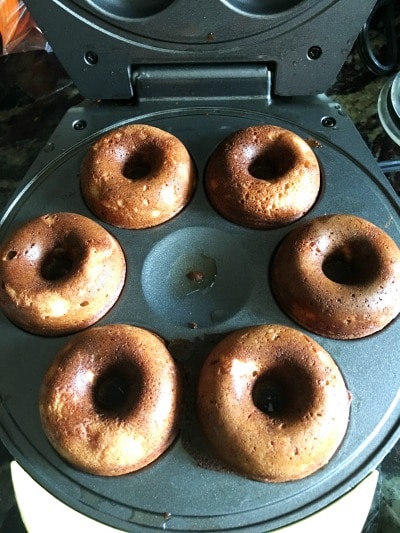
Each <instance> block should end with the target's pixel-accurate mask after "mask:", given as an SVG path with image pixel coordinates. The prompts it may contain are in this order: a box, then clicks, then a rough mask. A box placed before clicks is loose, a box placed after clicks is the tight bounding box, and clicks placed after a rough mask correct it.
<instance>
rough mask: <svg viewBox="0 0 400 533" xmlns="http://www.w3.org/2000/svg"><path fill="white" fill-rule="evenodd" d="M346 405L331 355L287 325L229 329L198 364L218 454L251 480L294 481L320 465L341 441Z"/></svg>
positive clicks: (204, 415)
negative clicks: (202, 361)
mask: <svg viewBox="0 0 400 533" xmlns="http://www.w3.org/2000/svg"><path fill="white" fill-rule="evenodd" d="M349 409H350V395H349V393H348V391H347V389H346V386H345V383H344V381H343V377H342V375H341V373H340V371H339V369H338V367H337V366H336V364H335V362H334V361H333V360H332V358H331V357H330V355H329V354H328V353H327V352H326V351H325V350H324V349H323V348H322V347H321V346H319V344H317V343H316V342H315V341H313V340H312V339H311V338H310V337H308V336H306V335H304V334H303V333H301V332H300V331H297V330H295V329H292V328H289V327H286V326H279V325H260V326H253V327H247V328H244V329H241V330H239V331H235V332H233V333H231V334H229V335H228V336H227V337H225V338H224V339H223V340H222V341H221V342H220V343H219V344H218V345H217V346H216V347H215V348H214V349H213V350H212V351H211V353H210V354H209V355H208V357H207V359H206V361H205V363H204V365H203V367H202V369H201V373H200V379H199V387H198V414H199V419H200V422H201V425H202V428H203V430H204V433H205V435H206V437H207V438H208V440H209V442H210V443H211V445H212V446H213V448H214V450H215V452H216V453H217V455H218V456H219V457H220V459H221V460H222V461H223V462H224V463H225V464H226V465H228V466H229V467H231V468H232V469H233V470H234V471H236V472H237V473H239V474H241V475H243V476H245V477H248V478H250V479H254V480H259V481H271V482H282V481H291V480H296V479H301V478H304V477H306V476H308V475H310V474H312V473H313V472H315V471H317V470H318V469H319V468H321V467H322V466H324V465H325V464H326V463H327V462H328V461H329V460H330V459H331V457H332V456H333V454H334V453H335V452H336V450H337V449H338V447H339V445H340V443H341V442H342V440H343V438H344V435H345V433H346V429H347V425H348V419H349Z"/></svg>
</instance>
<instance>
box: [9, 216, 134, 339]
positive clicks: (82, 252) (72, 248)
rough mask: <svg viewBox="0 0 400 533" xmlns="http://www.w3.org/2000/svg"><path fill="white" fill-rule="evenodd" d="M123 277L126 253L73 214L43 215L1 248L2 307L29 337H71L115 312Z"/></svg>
mask: <svg viewBox="0 0 400 533" xmlns="http://www.w3.org/2000/svg"><path fill="white" fill-rule="evenodd" d="M125 272H126V264H125V257H124V253H123V251H122V249H121V247H120V245H119V243H118V241H117V240H116V239H115V238H114V237H113V236H112V235H111V234H110V233H108V231H107V230H106V229H104V228H103V227H102V226H100V225H99V224H97V223H96V222H94V221H93V220H90V219H89V218H86V217H84V216H82V215H77V214H73V213H54V214H47V215H43V216H40V217H38V218H35V219H32V220H30V221H28V222H26V223H25V224H23V225H22V226H20V227H19V228H18V229H16V230H15V231H14V232H13V233H12V234H11V235H10V236H9V237H8V238H6V240H5V241H4V242H3V244H2V245H1V248H0V283H1V287H0V307H1V308H2V310H3V312H4V314H5V315H6V316H7V317H8V318H9V319H10V320H11V321H12V322H14V324H16V325H17V326H19V327H21V328H22V329H24V330H26V331H29V332H31V333H34V334H38V335H49V336H51V335H65V334H68V333H73V332H76V331H78V330H80V329H83V328H86V327H87V326H90V325H92V324H93V323H94V322H96V321H98V320H99V319H100V318H101V317H102V316H103V315H105V314H106V313H107V311H109V309H111V307H112V306H113V305H114V303H115V302H116V301H117V299H118V297H119V295H120V293H121V291H122V288H123V286H124V282H125Z"/></svg>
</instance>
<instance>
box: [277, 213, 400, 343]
mask: <svg viewBox="0 0 400 533" xmlns="http://www.w3.org/2000/svg"><path fill="white" fill-rule="evenodd" d="M271 282H272V290H273V293H274V294H275V296H276V299H277V300H278V302H279V304H280V305H281V307H282V309H283V310H284V311H285V312H286V313H287V314H288V315H289V316H290V317H291V318H293V320H295V321H296V322H297V323H298V324H300V325H301V326H303V327H305V328H307V329H309V330H310V331H313V332H314V333H318V334H319V335H323V336H326V337H331V338H335V339H356V338H359V337H365V336H367V335H371V334H372V333H375V332H377V331H379V330H381V329H382V328H384V327H385V326H386V325H387V324H389V323H390V322H391V321H392V320H393V319H394V318H395V317H396V316H397V315H398V314H399V312H400V250H399V248H398V246H397V245H396V243H395V242H394V241H393V240H392V239H391V238H390V237H389V235H387V233H385V232H384V231H383V230H382V229H380V228H378V227H377V226H375V225H374V224H372V223H371V222H368V221H367V220H364V219H362V218H359V217H356V216H353V215H341V214H338V215H325V216H321V217H318V218H316V219H314V220H311V221H310V222H307V223H306V224H303V225H301V226H300V227H298V228H296V229H294V230H292V231H291V232H290V233H289V234H288V235H287V236H286V238H285V239H284V240H283V242H282V243H281V245H280V247H279V248H278V251H277V253H276V255H275V257H274V259H273V263H272V276H271Z"/></svg>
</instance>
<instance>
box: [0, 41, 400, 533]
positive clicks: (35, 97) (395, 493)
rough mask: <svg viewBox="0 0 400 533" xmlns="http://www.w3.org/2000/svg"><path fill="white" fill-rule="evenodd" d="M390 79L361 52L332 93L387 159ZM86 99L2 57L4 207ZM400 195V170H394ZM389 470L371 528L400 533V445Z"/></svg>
mask: <svg viewBox="0 0 400 533" xmlns="http://www.w3.org/2000/svg"><path fill="white" fill-rule="evenodd" d="M387 79H389V77H377V76H375V75H373V74H371V73H370V72H368V71H367V70H366V69H365V68H364V67H363V65H362V64H361V62H360V59H359V57H358V54H357V53H356V52H354V53H352V54H350V56H349V58H348V60H347V62H346V64H345V65H344V66H343V68H342V70H341V72H340V74H339V76H338V78H337V82H336V83H335V85H334V86H333V87H332V88H331V89H330V90H329V91H328V94H329V95H330V96H332V98H334V99H336V100H337V101H338V102H339V103H340V104H341V105H342V106H343V108H344V109H345V110H346V112H347V113H348V114H349V115H350V117H351V118H352V119H353V121H354V123H355V125H356V126H357V128H358V129H359V131H360V133H361V135H362V136H363V138H364V140H365V141H366V143H367V145H368V146H369V148H370V150H371V152H372V153H373V155H374V156H375V157H376V158H377V159H378V160H380V161H382V160H397V159H400V148H399V147H398V146H397V145H395V144H394V143H393V142H392V141H391V140H390V138H389V137H388V136H387V134H386V133H385V132H384V131H383V129H382V127H381V126H380V123H379V119H378V115H377V108H376V103H377V99H378V95H379V93H380V90H381V88H382V87H383V85H384V84H385V83H386V81H387ZM81 101H82V97H81V96H80V95H79V93H78V91H77V90H76V88H75V87H74V85H73V84H72V83H71V81H70V80H69V78H68V76H67V75H66V74H65V72H64V70H63V69H62V67H61V66H60V65H59V63H58V62H57V60H56V58H55V57H54V55H52V54H47V53H46V52H32V53H26V54H23V55H10V56H4V57H0V211H2V210H3V209H4V207H5V205H6V203H7V202H8V200H9V199H10V197H11V196H12V194H13V193H14V191H15V190H16V189H17V188H18V186H19V184H20V182H21V180H22V178H23V177H24V175H25V173H26V172H27V170H28V169H29V167H30V165H31V164H32V162H33V161H34V159H35V158H36V156H37V155H38V153H39V151H40V150H41V149H42V148H43V147H44V146H45V144H46V141H47V140H48V138H49V137H50V135H51V133H52V131H53V130H54V128H55V127H56V125H57V124H58V122H59V121H60V119H61V117H62V116H63V114H64V112H65V111H66V110H67V109H68V108H69V107H71V106H73V105H76V104H78V103H79V102H81ZM388 179H389V180H390V182H391V184H392V186H393V187H394V189H395V190H396V191H397V193H398V194H400V174H399V173H397V174H391V175H389V176H388ZM10 460H11V457H10V455H9V454H8V452H7V451H6V450H5V449H4V447H3V446H2V445H1V443H0V532H2V533H19V532H24V531H25V529H24V527H23V525H22V522H21V520H20V518H19V514H18V509H17V507H16V504H15V498H14V495H13V491H12V484H11V478H10V470H9V463H10ZM380 471H381V475H380V481H379V484H378V488H377V491H376V496H375V501H374V504H373V507H372V509H371V512H370V516H369V519H368V521H367V523H366V526H365V529H364V531H365V533H378V532H380V531H382V532H383V533H392V532H393V533H394V532H395V531H399V529H398V527H399V526H394V525H390V524H393V523H394V520H395V518H396V512H397V513H398V514H399V515H400V509H397V510H396V505H397V507H400V502H399V498H400V483H399V481H400V445H397V446H396V447H395V448H394V449H393V451H392V452H391V453H390V454H389V455H388V456H387V458H386V459H385V460H384V461H383V463H382V465H381V467H380Z"/></svg>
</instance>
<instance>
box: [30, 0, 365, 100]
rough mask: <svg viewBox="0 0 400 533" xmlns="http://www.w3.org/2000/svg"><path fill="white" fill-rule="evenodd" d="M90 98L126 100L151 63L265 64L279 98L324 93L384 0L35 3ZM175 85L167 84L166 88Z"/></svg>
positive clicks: (40, 0)
mask: <svg viewBox="0 0 400 533" xmlns="http://www.w3.org/2000/svg"><path fill="white" fill-rule="evenodd" d="M26 4H27V6H28V8H29V9H30V10H31V12H32V14H33V16H34V18H35V19H36V21H37V23H38V25H39V26H40V28H41V29H42V31H43V32H44V34H45V36H46V38H47V39H48V41H49V43H50V45H51V46H52V47H53V49H54V51H55V53H56V55H57V56H58V58H59V59H60V61H61V63H62V64H63V66H64V67H65V69H66V70H67V71H68V73H69V75H70V76H71V78H72V79H73V81H74V82H75V83H76V85H77V87H78V89H79V90H80V92H81V93H82V95H83V96H85V97H87V98H93V99H127V98H131V97H132V96H133V95H134V85H135V76H132V72H135V71H137V69H138V68H140V67H141V66H143V65H146V66H149V65H153V66H154V67H155V68H156V67H157V66H161V65H179V66H183V65H184V66H185V67H190V66H192V65H203V66H204V65H209V64H214V65H229V66H230V72H231V73H232V68H235V66H236V65H237V64H240V65H243V64H249V65H253V64H254V65H255V68H256V69H257V68H258V66H259V65H260V64H264V66H265V67H268V69H269V70H270V71H271V72H273V92H274V94H276V95H287V96H293V95H309V94H316V93H320V92H323V91H325V90H326V89H327V88H328V87H329V86H330V85H331V84H332V83H333V82H334V80H335V76H336V74H337V72H338V71H339V69H340V67H341V65H342V64H343V62H344V60H345V59H346V57H347V55H348V53H349V51H350V49H351V46H352V44H353V42H354V41H355V39H356V37H357V35H358V33H359V31H360V29H361V27H362V24H363V23H364V22H365V20H367V18H368V15H369V13H370V12H371V10H372V8H373V6H374V4H375V0H352V1H351V2H349V1H348V0H207V1H206V2H204V1H203V2H193V1H190V0H74V1H72V0H57V1H56V0H26ZM167 81H168V80H165V83H167Z"/></svg>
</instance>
